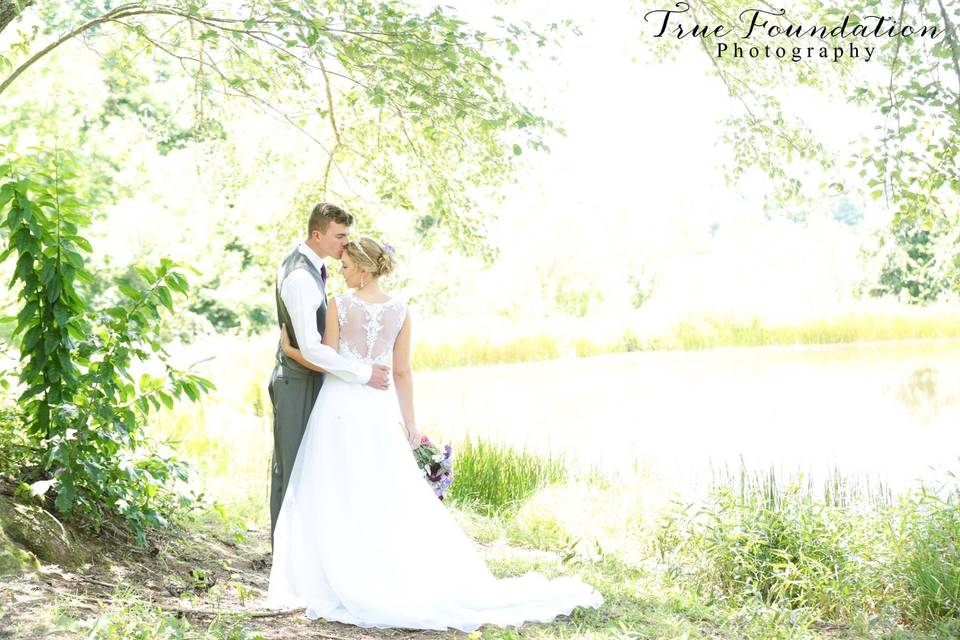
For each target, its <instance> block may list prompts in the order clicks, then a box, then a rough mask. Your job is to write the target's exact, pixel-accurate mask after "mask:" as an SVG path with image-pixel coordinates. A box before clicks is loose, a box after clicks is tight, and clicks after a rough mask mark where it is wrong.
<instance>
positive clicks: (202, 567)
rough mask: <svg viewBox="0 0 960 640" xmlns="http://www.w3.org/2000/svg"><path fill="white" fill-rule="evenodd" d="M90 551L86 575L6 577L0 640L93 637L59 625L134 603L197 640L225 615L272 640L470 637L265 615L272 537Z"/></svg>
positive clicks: (103, 544)
mask: <svg viewBox="0 0 960 640" xmlns="http://www.w3.org/2000/svg"><path fill="white" fill-rule="evenodd" d="M83 544H84V545H85V548H86V549H87V550H89V551H90V552H91V553H90V557H92V558H94V560H92V561H90V562H86V563H84V564H82V565H80V566H78V567H76V568H73V569H71V570H66V569H63V568H61V567H59V566H56V565H42V566H41V567H40V569H39V570H38V571H36V572H32V573H28V574H25V575H22V576H17V577H2V578H0V640H6V639H12V638H17V639H18V640H19V639H24V640H27V639H32V638H54V637H56V638H70V637H86V635H87V633H80V634H74V633H73V632H71V631H70V630H69V629H59V628H57V627H56V626H55V619H56V617H57V616H60V615H61V614H66V615H67V616H69V617H70V618H72V619H74V620H90V619H96V617H97V616H99V615H103V614H111V613H113V614H114V615H116V612H117V611H118V610H119V609H120V608H121V607H122V606H124V605H123V603H134V605H133V607H128V610H127V611H126V612H124V613H121V614H120V615H126V616H130V615H133V616H136V615H137V613H136V612H137V611H138V610H140V609H138V608H137V606H138V604H144V605H147V606H148V607H159V608H160V609H162V610H163V612H164V613H167V614H170V615H173V616H176V617H182V618H186V619H187V620H188V621H189V622H190V624H191V627H192V629H193V630H194V631H195V632H196V631H198V630H202V629H205V628H207V626H208V625H209V624H210V622H212V621H213V620H214V619H217V618H218V617H219V618H220V619H221V620H230V619H235V618H233V617H234V616H239V615H244V616H248V617H247V618H246V619H245V620H244V621H243V624H244V625H246V626H247V627H248V628H249V629H251V630H252V631H254V632H255V633H259V634H260V635H262V636H263V637H264V638H266V639H268V640H280V639H288V638H297V639H301V638H302V639H305V640H309V639H314V638H316V639H328V640H359V639H363V638H410V637H416V638H424V639H428V638H467V637H468V634H464V633H460V632H456V631H448V632H431V631H412V630H411V631H407V630H400V629H360V628H358V627H354V626H351V625H344V624H339V623H327V622H323V621H311V620H308V619H306V617H305V616H304V615H303V610H297V611H289V612H277V611H271V610H268V609H265V608H264V606H263V602H264V599H265V597H266V592H267V587H268V583H269V577H270V556H269V553H268V552H269V548H270V544H269V535H268V533H267V532H264V531H253V532H248V534H247V535H246V537H245V539H244V541H243V542H242V543H239V544H238V543H234V542H232V541H226V540H223V539H218V538H216V537H214V536H212V535H210V534H203V533H195V532H191V533H189V534H186V535H184V536H182V537H176V538H173V537H172V538H169V539H156V540H151V541H150V545H149V546H148V548H147V549H145V550H144V549H137V548H135V547H134V546H133V545H131V544H130V543H129V542H121V541H118V540H110V539H107V538H93V537H91V538H90V539H88V540H85V541H84V542H83ZM151 615H158V614H157V613H156V611H154V612H153V613H152V614H151ZM150 637H153V636H150ZM254 637H255V636H254Z"/></svg>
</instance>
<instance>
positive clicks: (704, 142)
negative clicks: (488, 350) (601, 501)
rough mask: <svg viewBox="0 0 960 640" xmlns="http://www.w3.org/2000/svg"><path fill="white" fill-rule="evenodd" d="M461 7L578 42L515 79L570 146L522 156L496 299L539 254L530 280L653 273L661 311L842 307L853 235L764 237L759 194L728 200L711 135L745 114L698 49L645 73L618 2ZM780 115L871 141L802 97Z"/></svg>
mask: <svg viewBox="0 0 960 640" xmlns="http://www.w3.org/2000/svg"><path fill="white" fill-rule="evenodd" d="M455 6H456V9H457V11H458V13H459V15H460V16H461V17H463V18H465V19H466V20H468V22H470V23H471V24H474V25H483V24H485V23H487V22H488V21H489V16H491V15H501V16H503V17H505V18H506V19H507V20H511V21H522V20H530V21H531V22H533V23H534V24H547V23H549V22H552V21H556V20H559V19H562V18H570V19H572V20H574V22H575V23H576V24H577V25H579V26H580V28H581V30H582V35H581V36H579V37H577V36H570V37H568V38H567V39H566V42H565V43H564V44H563V46H562V48H561V49H560V50H559V52H558V58H559V61H558V62H556V63H554V62H550V61H547V60H543V61H540V63H539V64H538V66H537V67H536V68H535V70H534V72H533V73H529V74H522V73H520V72H517V73H515V74H512V75H511V76H509V79H510V80H511V81H513V82H515V83H516V84H517V86H523V87H529V92H530V97H531V98H532V99H533V101H532V103H533V104H535V105H536V104H538V101H540V100H543V102H544V104H545V105H546V109H547V114H548V115H549V117H551V118H553V119H555V120H557V121H558V122H560V123H561V125H562V126H563V127H564V128H565V129H566V130H567V136H566V137H565V138H560V139H558V140H556V141H555V142H554V143H553V144H552V152H551V153H550V154H539V155H531V156H530V157H529V166H528V167H527V168H526V169H525V170H524V171H523V172H522V173H521V175H520V177H519V180H518V184H517V185H516V186H512V187H508V188H507V189H505V190H504V193H505V194H506V198H505V203H504V204H503V205H502V208H501V209H500V211H501V216H500V221H501V222H500V223H498V225H497V226H496V228H495V234H494V238H495V240H496V242H497V244H498V245H499V246H500V247H501V249H502V256H501V260H500V264H498V265H497V267H496V268H495V271H498V272H499V273H498V275H497V276H496V280H497V282H498V283H503V282H505V281H509V280H510V279H511V278H513V279H515V278H516V274H517V273H518V272H520V273H523V272H525V271H526V272H529V269H530V262H529V254H530V253H531V252H534V253H536V254H537V263H538V264H543V263H544V262H545V261H549V259H550V258H553V259H554V260H555V261H561V262H569V263H574V264H575V265H576V266H575V269H576V270H577V271H578V272H582V274H583V276H584V277H586V278H593V279H603V280H604V281H608V280H610V279H611V278H613V279H617V278H620V279H622V278H623V273H624V272H623V270H627V271H628V272H629V270H631V269H635V268H637V265H640V264H652V265H653V268H654V270H656V271H657V272H658V273H659V276H660V279H661V286H660V293H659V294H658V298H659V300H658V301H659V302H661V303H663V304H665V305H667V306H669V307H672V308H675V307H676V306H677V305H680V306H687V307H690V306H694V307H697V309H696V310H704V309H710V310H713V309H717V308H720V307H734V308H742V309H743V310H744V311H745V312H747V313H749V312H751V311H756V310H758V309H757V307H758V306H762V307H763V309H762V310H763V311H764V313H767V314H775V315H782V316H785V317H791V316H795V315H796V314H797V313H798V312H800V310H801V309H806V310H809V309H810V308H811V305H813V304H814V303H816V305H817V306H818V307H822V306H823V304H824V303H825V302H829V301H832V300H833V299H834V298H841V297H846V291H847V290H848V289H849V282H848V281H849V280H850V278H851V277H852V276H853V275H854V273H855V272H856V271H858V268H857V267H858V265H857V263H856V256H857V251H858V247H859V239H858V237H857V236H856V235H855V234H853V233H852V232H850V231H849V230H844V229H839V231H838V230H837V229H835V228H834V227H835V226H836V225H834V224H833V223H829V224H828V223H822V224H821V221H819V220H815V221H814V222H813V223H812V225H811V228H808V229H804V228H802V227H800V226H798V225H795V224H792V223H789V222H785V221H783V220H773V221H767V220H766V218H765V217H764V216H763V214H762V212H761V204H760V203H761V197H760V196H761V193H760V191H761V190H762V189H766V188H767V187H768V185H767V184H765V183H763V182H760V183H757V184H755V185H754V190H753V191H752V192H751V191H749V188H748V189H745V190H743V191H740V192H737V191H734V190H731V189H730V188H728V187H727V186H726V185H725V183H724V180H723V173H722V170H721V167H722V165H723V163H724V162H725V161H726V159H727V158H728V157H729V155H730V150H729V149H728V148H726V147H724V146H723V145H722V143H721V142H720V134H721V125H720V121H721V120H722V119H723V118H725V117H729V116H731V115H739V111H738V109H739V105H738V104H737V103H735V102H734V101H733V100H731V99H730V98H729V97H728V96H727V94H726V90H725V88H724V86H723V84H722V83H721V81H720V80H719V79H718V78H716V77H715V76H713V75H711V74H710V73H709V71H710V68H709V62H708V61H707V59H706V58H705V57H704V56H703V54H702V52H700V51H699V50H697V45H696V43H693V42H684V43H682V44H683V45H684V46H682V47H681V51H680V55H679V56H678V58H677V60H674V61H671V62H666V63H656V62H654V61H652V57H651V56H649V55H648V54H647V53H646V52H647V51H648V50H649V46H648V45H649V43H650V41H651V40H652V33H653V32H652V31H651V27H650V26H649V25H647V24H645V23H644V22H643V18H642V12H643V9H640V8H638V9H636V10H631V8H630V7H631V3H629V2H626V1H621V2H603V3H582V2H574V1H572V0H563V1H557V2H550V3H546V2H536V1H534V0H529V1H525V0H519V1H518V2H514V3H498V2H493V1H491V0H469V1H466V0H462V1H460V2H456V3H455ZM600 9H602V11H601V10H600ZM757 64H763V61H757ZM817 64H825V65H828V64H832V63H830V62H817ZM784 103H785V104H786V105H788V106H789V107H790V108H796V109H797V110H798V111H799V112H800V113H801V114H803V115H804V117H805V118H806V120H807V124H808V125H809V126H810V127H811V128H813V129H814V131H815V132H817V133H818V134H820V135H821V136H825V137H826V138H828V139H832V140H835V141H836V142H837V143H838V144H840V145H842V144H843V143H845V142H846V141H847V140H850V139H852V138H854V137H855V136H856V135H858V134H860V133H866V132H867V131H868V127H869V126H872V125H871V122H870V120H869V119H868V118H864V117H863V114H862V113H858V112H856V111H855V110H854V109H853V108H851V107H848V106H846V105H844V104H830V103H827V101H826V100H825V98H823V97H822V96H817V95H812V94H810V93H809V92H804V91H799V90H796V91H791V92H790V94H789V95H787V96H785V97H784ZM715 224H716V225H719V227H718V229H719V231H718V232H717V233H716V237H715V238H711V235H710V228H711V226H712V225H715ZM818 225H820V226H819V227H818ZM837 231H838V232H837ZM834 232H837V233H834ZM598 263H599V264H598ZM605 264H606V265H609V266H610V267H611V268H609V269H606V270H605V269H604V265H605ZM617 269H619V270H620V273H617ZM502 286H504V285H502V284H500V285H498V287H500V288H502ZM484 288H485V287H484V286H483V285H482V284H478V289H481V290H482V289H484ZM836 289H840V290H841V291H839V292H838V291H836ZM497 295H499V291H498V294H497ZM694 301H695V304H694ZM691 310H694V309H691Z"/></svg>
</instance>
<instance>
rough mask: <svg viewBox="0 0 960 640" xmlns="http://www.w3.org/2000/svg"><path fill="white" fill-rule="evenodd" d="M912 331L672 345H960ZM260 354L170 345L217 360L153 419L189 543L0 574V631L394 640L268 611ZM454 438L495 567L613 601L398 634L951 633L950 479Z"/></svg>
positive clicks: (911, 324) (268, 355)
mask: <svg viewBox="0 0 960 640" xmlns="http://www.w3.org/2000/svg"><path fill="white" fill-rule="evenodd" d="M924 314H928V315H924ZM904 318H905V319H904V320H903V322H902V323H899V324H897V323H891V322H890V317H886V318H885V319H883V320H882V321H881V320H877V321H876V323H873V324H872V323H871V322H868V321H867V320H865V318H864V317H860V316H857V317H856V318H854V317H852V318H851V319H848V321H847V324H845V323H844V322H842V321H841V320H839V319H837V320H834V321H831V322H829V323H825V324H824V325H822V326H819V325H815V324H811V323H808V324H806V325H803V326H797V327H794V328H792V329H789V330H788V328H785V327H780V328H779V329H776V330H773V329H769V328H766V329H765V328H763V327H762V326H760V325H756V324H754V325H749V326H747V328H746V329H743V325H739V324H737V323H733V322H731V323H728V324H723V323H722V322H720V323H714V324H710V323H706V324H704V323H698V324H697V325H696V327H694V328H684V327H685V325H680V326H679V328H678V331H679V333H677V334H676V335H675V336H674V339H675V340H676V341H675V342H672V343H669V345H668V346H669V348H705V347H708V346H719V344H722V343H723V342H724V341H736V344H742V345H748V344H749V345H756V344H765V342H763V341H776V340H781V341H789V340H795V341H799V340H801V339H802V340H806V341H809V342H830V341H848V340H857V339H896V338H914V337H943V336H946V335H954V334H953V333H951V332H957V333H960V328H958V327H957V326H956V324H955V323H954V320H952V319H951V318H952V316H950V314H949V313H948V312H944V314H943V315H942V316H939V315H936V314H933V313H932V312H930V311H929V310H928V311H923V312H918V314H917V315H916V316H910V315H909V313H907V315H905V316H904ZM858 323H859V324H858ZM951 323H954V324H951ZM736 327H741V329H742V330H741V329H736ZM711 332H712V333H711ZM582 335H592V334H588V333H584V334H582ZM683 336H686V338H683ZM704 336H712V337H711V338H709V340H707V338H705V337H704ZM557 340H558V342H557V343H556V347H555V349H553V350H551V348H550V347H549V346H545V345H549V340H548V339H546V338H543V339H542V340H540V341H533V342H522V343H515V344H514V346H513V347H511V349H513V350H512V351H511V350H510V349H506V348H504V349H502V350H500V351H490V350H486V351H485V350H484V349H486V347H482V344H483V343H482V342H481V341H473V342H470V344H472V345H474V347H469V348H466V353H467V356H468V357H469V358H471V360H470V362H473V363H474V364H476V363H477V362H475V361H474V360H473V358H475V359H482V358H500V357H509V358H512V359H514V360H516V359H520V360H523V359H541V358H544V357H546V358H549V357H557V356H558V355H559V356H565V355H570V354H571V349H574V350H575V352H576V353H579V354H580V355H588V354H589V353H590V352H591V349H592V348H593V347H590V348H588V347H583V348H582V349H581V348H580V347H578V346H577V344H576V341H573V342H570V340H569V339H566V340H567V342H564V343H562V344H561V342H560V338H557ZM711 340H712V341H713V342H710V341H711ZM273 342H274V337H273V336H271V335H264V336H260V337H257V338H254V339H252V340H247V341H243V345H242V347H240V346H239V345H238V339H237V338H234V337H229V336H223V337H216V338H212V339H210V340H208V341H205V342H204V343H202V344H196V345H192V346H190V347H186V348H184V350H183V353H182V354H181V355H182V356H183V359H184V360H190V361H197V360H201V359H203V358H206V357H209V356H214V359H213V360H211V361H209V362H207V363H205V364H204V365H202V366H203V367H204V368H205V369H204V370H203V371H202V373H203V374H204V375H206V376H208V377H210V378H212V379H213V380H214V381H215V382H216V384H217V386H218V391H217V392H215V393H214V394H212V395H211V396H209V397H207V398H206V399H204V401H203V402H201V403H196V404H181V405H178V406H176V407H175V408H174V409H173V410H164V411H163V412H161V413H160V414H158V415H157V416H156V417H155V420H154V424H153V427H152V431H153V434H154V435H155V436H156V437H157V438H160V439H162V440H166V441H167V442H168V443H169V446H170V447H171V449H173V450H175V451H176V452H177V453H178V454H179V455H181V456H182V457H185V458H186V459H187V460H189V461H190V462H191V464H192V465H193V467H194V469H195V472H196V473H195V486H194V488H195V489H197V490H198V491H200V492H202V494H203V496H204V501H203V502H202V504H201V507H200V509H199V510H198V511H197V512H196V514H195V519H194V521H193V522H192V523H191V524H190V525H189V527H188V529H187V531H186V532H185V535H183V536H182V537H180V536H174V537H171V538H168V539H163V540H157V541H155V543H156V546H155V547H154V548H153V549H150V550H147V551H142V550H135V549H125V548H122V547H119V546H116V545H114V546H113V547H109V548H108V547H104V550H103V553H102V556H103V558H102V561H101V562H99V563H94V564H93V565H91V566H87V567H83V568H80V569H75V570H73V571H72V572H67V571H64V570H61V569H59V568H57V567H45V568H43V570H42V571H43V573H42V575H39V576H38V575H28V576H26V577H24V578H19V579H16V580H10V581H8V582H7V583H4V584H3V585H2V586H0V637H4V634H6V637H16V638H21V637H22V638H32V637H69V638H88V639H90V640H107V639H111V640H120V639H126V638H144V639H153V638H157V639H161V638H162V639H168V638H169V639H199V638H211V639H214V638H215V639H221V640H241V639H244V640H255V639H258V638H259V639H262V640H268V639H271V640H272V639H274V638H277V639H279V638H344V639H347V638H349V639H354V638H361V637H362V638H396V637H398V636H397V633H396V632H391V631H382V632H380V631H375V630H373V631H370V630H364V631H361V630H358V629H355V628H351V627H346V626H344V625H335V624H325V623H307V622H306V621H305V620H304V619H303V618H302V617H301V616H299V615H296V614H294V615H264V614H265V613H266V612H264V611H263V609H262V598H263V596H264V594H265V590H266V586H267V580H268V575H269V565H268V564H265V562H264V560H265V558H267V556H266V553H267V551H268V550H269V539H268V527H269V524H268V523H269V516H268V513H267V485H268V482H269V475H268V471H269V467H268V465H269V458H270V449H271V447H272V440H271V435H270V403H269V398H268V397H267V394H266V383H267V375H268V372H269V369H270V365H271V359H272V348H271V347H272V344H273ZM465 344H466V343H465ZM520 344H522V345H525V346H523V348H520V347H519V346H518V345H520ZM591 344H592V343H591ZM617 344H620V345H621V347H623V348H627V347H629V348H634V347H635V346H636V345H637V344H640V345H641V346H640V347H637V348H660V347H658V346H656V345H655V344H653V343H650V344H645V343H644V344H641V343H639V342H637V343H630V344H629V345H628V344H627V343H626V342H623V343H617ZM663 344H666V343H663ZM571 345H573V346H571ZM610 348H611V349H612V348H613V347H610ZM422 349H423V343H421V346H420V347H418V352H419V353H421V354H423V353H428V351H421V350H422ZM471 349H473V351H471ZM461 351H462V350H461ZM455 352H457V349H456V348H454V347H449V353H448V354H447V355H443V354H442V353H441V355H439V356H437V358H438V360H437V362H440V363H441V365H438V366H456V364H457V363H461V364H462V362H461V361H457V360H453V359H451V358H453V357H454V356H452V355H450V354H454V353H455ZM437 353H439V352H437ZM477 354H484V355H477ZM418 357H425V356H423V355H420V356H418ZM455 357H464V355H463V353H460V355H457V356H455ZM443 363H445V364H443ZM421 366H422V365H421ZM431 435H439V436H442V434H431ZM435 439H437V438H435ZM453 445H454V449H455V456H456V457H455V470H456V473H457V475H456V478H455V482H454V485H453V487H452V488H451V496H450V500H449V501H448V503H447V504H448V508H449V509H450V512H451V513H452V515H453V517H454V518H456V520H457V521H458V522H459V523H460V525H461V526H462V527H463V528H464V529H465V530H466V531H467V532H468V533H469V535H470V536H471V537H472V538H473V539H474V540H475V541H476V542H477V544H478V547H479V549H480V551H481V553H482V554H483V555H484V557H485V559H486V561H487V563H488V565H489V566H490V568H491V570H492V571H493V572H494V573H495V574H496V575H498V576H501V577H503V576H512V575H518V574H522V573H524V572H526V571H531V570H535V571H540V572H542V573H544V574H545V575H548V576H558V575H565V574H572V573H575V574H577V575H580V576H581V577H582V578H583V579H584V580H585V581H587V582H589V583H591V584H593V585H594V586H596V587H597V588H598V589H599V590H600V591H601V592H602V593H603V595H604V597H605V603H604V605H603V607H602V608H600V609H599V610H577V611H575V612H574V613H573V615H572V616H570V617H566V618H562V619H559V620H556V621H554V622H552V623H549V624H536V625H527V626H525V627H523V628H522V629H521V630H519V631H518V630H515V629H500V628H495V627H494V628H484V629H481V630H480V631H478V632H476V633H474V634H469V636H468V635H467V634H461V633H454V632H449V633H433V632H423V633H409V634H405V635H402V636H399V637H422V638H433V637H438V638H441V637H442V638H462V637H470V638H485V639H489V640H514V639H517V638H521V637H522V638H542V639H547V638H587V639H604V640H625V639H628V638H629V639H635V638H698V639H699V638H703V639H707V638H709V639H712V640H715V639H718V638H720V639H730V640H734V639H744V638H745V639H748V640H761V639H763V640H766V639H769V638H798V639H811V640H813V639H827V638H831V639H835V638H876V639H884V640H887V639H889V640H893V639H899V640H921V639H924V640H926V639H930V640H933V639H938V640H939V639H946V638H955V637H957V636H958V635H960V552H958V548H960V542H958V541H960V493H958V488H957V485H956V481H955V478H953V477H952V476H950V475H948V474H944V475H943V477H942V480H943V486H937V487H933V486H927V487H919V486H918V487H915V489H914V490H913V491H910V492H907V493H902V494H898V495H895V494H893V493H892V492H890V491H889V490H887V489H886V488H885V487H883V486H876V485H871V484H868V483H867V482H866V481H865V480H863V479H859V478H855V477H848V476H845V475H844V474H843V472H842V470H838V471H837V473H836V474H835V476H834V477H833V478H831V479H830V481H829V482H827V483H824V484H818V485H813V484H811V483H810V482H809V481H806V480H805V479H804V478H802V477H788V478H785V477H782V476H778V475H776V474H773V473H766V474H755V473H749V472H747V471H742V470H734V472H732V473H723V474H715V475H714V476H713V481H712V483H711V484H710V485H709V486H706V487H703V486H700V487H691V486H678V485H676V484H671V482H672V481H668V480H666V479H664V478H662V477H658V476H657V475H655V474H654V473H653V472H651V471H649V470H648V469H647V468H645V467H643V466H642V465H640V464H639V463H638V464H635V465H634V467H633V469H632V470H630V471H622V472H620V473H612V472H609V471H607V470H604V469H597V468H592V469H591V468H586V469H585V468H583V467H582V466H578V462H579V461H577V460H574V459H571V458H569V457H566V456H560V455H543V454H538V453H532V452H530V451H518V450H513V449H510V448H508V447H505V446H503V445H501V444H497V443H494V442H487V441H483V440H478V439H476V438H472V439H469V440H464V441H458V442H453ZM93 544H97V543H93ZM101 544H107V543H101ZM25 603H26V604H25Z"/></svg>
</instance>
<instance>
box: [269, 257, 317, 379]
mask: <svg viewBox="0 0 960 640" xmlns="http://www.w3.org/2000/svg"><path fill="white" fill-rule="evenodd" d="M294 269H306V271H307V273H309V274H310V275H311V276H312V277H313V279H314V280H315V281H316V283H317V288H318V289H320V294H321V298H322V299H323V302H321V303H320V308H319V309H317V331H318V332H319V333H320V335H321V336H322V335H323V330H324V329H325V328H326V323H327V296H326V289H325V287H324V284H323V277H322V276H321V275H320V272H319V271H318V270H317V268H316V267H315V266H313V263H312V262H310V260H309V259H308V258H307V256H305V255H303V254H302V253H300V249H299V248H298V247H297V248H294V250H293V252H292V253H291V254H290V255H288V256H287V257H286V258H284V259H283V262H281V263H280V269H279V270H278V277H279V280H277V288H276V296H277V323H278V325H283V324H285V325H287V331H288V332H289V333H290V342H291V343H292V344H293V346H295V347H297V348H298V349H299V348H300V345H299V343H298V342H297V336H296V335H295V334H294V330H293V323H292V322H290V314H289V313H288V312H287V307H286V305H285V304H283V298H281V297H280V287H281V286H283V281H284V280H286V279H287V276H289V275H290V274H291V273H292V272H293V270H294ZM277 364H278V365H280V366H282V367H284V368H285V369H287V370H288V371H289V372H298V373H302V374H311V375H320V376H322V375H323V374H322V373H320V372H319V371H313V370H312V369H307V368H306V367H304V366H303V365H301V364H300V363H299V362H296V361H294V360H291V359H290V358H288V357H287V356H286V355H284V353H283V349H282V348H281V347H280V346H279V345H278V346H277Z"/></svg>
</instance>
